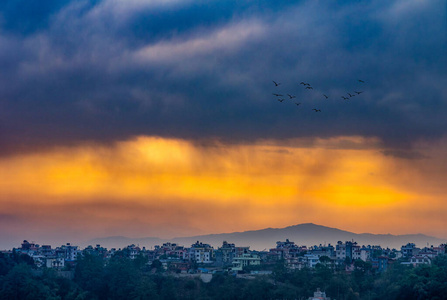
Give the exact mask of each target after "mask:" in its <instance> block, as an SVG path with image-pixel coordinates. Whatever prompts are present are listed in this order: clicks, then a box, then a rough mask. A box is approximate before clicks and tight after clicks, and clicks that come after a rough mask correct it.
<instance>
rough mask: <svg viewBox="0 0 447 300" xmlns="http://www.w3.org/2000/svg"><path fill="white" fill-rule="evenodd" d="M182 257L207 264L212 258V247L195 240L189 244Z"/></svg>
mask: <svg viewBox="0 0 447 300" xmlns="http://www.w3.org/2000/svg"><path fill="white" fill-rule="evenodd" d="M184 259H187V260H190V261H195V262H197V263H204V264H209V263H212V259H213V247H211V246H210V245H209V244H204V243H200V242H199V241H197V242H196V243H195V244H192V245H191V248H189V249H188V251H186V252H185V253H184Z"/></svg>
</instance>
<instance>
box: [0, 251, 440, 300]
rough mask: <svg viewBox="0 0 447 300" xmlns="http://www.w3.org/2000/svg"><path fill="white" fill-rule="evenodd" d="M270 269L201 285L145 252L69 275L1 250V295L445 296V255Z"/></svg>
mask: <svg viewBox="0 0 447 300" xmlns="http://www.w3.org/2000/svg"><path fill="white" fill-rule="evenodd" d="M272 268H273V274H272V275H270V276H261V277H256V279H240V278H236V276H234V275H229V274H213V279H212V280H211V282H209V283H204V282H202V281H201V280H200V279H199V278H197V277H187V278H180V277H177V276H173V275H169V274H166V273H165V272H164V270H163V268H162V265H161V263H160V262H159V261H155V262H153V263H152V264H151V265H148V264H147V259H146V258H145V257H143V256H139V257H137V258H136V259H134V260H131V259H129V258H127V257H126V255H120V253H118V254H117V255H115V256H114V257H112V258H111V259H110V260H107V261H104V260H103V259H102V258H101V257H98V256H94V255H85V256H84V257H82V258H80V259H79V261H78V263H77V265H76V267H75V269H74V270H72V271H73V272H74V278H73V279H68V278H64V277H60V276H58V274H57V272H56V271H54V270H52V269H44V271H43V272H40V271H37V270H36V268H35V266H34V263H33V260H32V259H30V257H29V256H27V255H19V254H16V253H13V254H12V255H4V254H1V253H0V299H8V300H9V299H11V300H14V299H67V300H81V299H98V300H102V299H120V300H121V299H155V300H161V299H308V297H310V296H312V295H313V292H314V291H316V289H317V288H320V289H321V290H323V291H326V294H327V296H328V297H331V299H338V300H342V299H446V298H447V256H445V255H442V256H439V257H437V258H436V259H434V260H433V263H432V264H431V265H423V266H419V267H415V268H414V267H411V266H405V265H402V264H400V263H398V262H396V263H394V264H391V265H390V266H389V268H388V270H387V271H386V272H383V273H377V272H375V271H374V270H373V268H372V267H371V264H370V263H365V262H362V261H356V262H355V264H354V270H353V271H352V272H350V273H346V272H345V271H344V268H343V267H341V268H339V267H336V266H334V265H332V264H330V263H329V262H328V261H325V260H324V258H323V259H322V260H321V264H318V265H317V267H316V268H315V269H302V270H294V271H290V270H288V269H287V268H286V267H285V266H284V263H283V262H281V261H278V262H277V263H276V264H275V265H273V266H272Z"/></svg>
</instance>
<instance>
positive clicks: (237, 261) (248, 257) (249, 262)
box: [231, 253, 261, 271]
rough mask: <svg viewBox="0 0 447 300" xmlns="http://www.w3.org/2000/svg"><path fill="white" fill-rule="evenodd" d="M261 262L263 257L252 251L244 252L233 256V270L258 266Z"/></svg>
mask: <svg viewBox="0 0 447 300" xmlns="http://www.w3.org/2000/svg"><path fill="white" fill-rule="evenodd" d="M260 264H261V258H260V257H259V256H258V255H256V254H252V253H244V254H242V255H238V256H236V257H234V258H233V268H231V269H232V270H233V271H242V269H243V268H244V267H247V266H258V265H260Z"/></svg>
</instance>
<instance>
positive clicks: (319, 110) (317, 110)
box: [312, 108, 321, 112]
mask: <svg viewBox="0 0 447 300" xmlns="http://www.w3.org/2000/svg"><path fill="white" fill-rule="evenodd" d="M312 110H315V112H321V109H316V108H313V109H312Z"/></svg>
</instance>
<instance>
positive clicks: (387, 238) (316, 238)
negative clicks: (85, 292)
mask: <svg viewBox="0 0 447 300" xmlns="http://www.w3.org/2000/svg"><path fill="white" fill-rule="evenodd" d="M286 239H289V240H290V241H293V242H295V244H297V245H306V246H313V245H319V244H329V243H330V244H332V245H334V244H336V243H337V241H343V242H345V241H351V240H354V241H356V242H357V243H358V244H360V245H380V246H382V247H390V248H396V249H400V247H401V246H402V245H405V244H407V243H415V244H416V245H417V246H419V247H424V246H426V245H427V244H428V245H435V246H437V245H439V244H442V243H446V242H447V240H442V239H439V238H435V237H431V236H427V235H424V234H407V235H392V234H371V233H361V234H358V233H353V232H349V231H344V230H340V229H336V228H331V227H326V226H321V225H316V224H312V223H306V224H300V225H294V226H289V227H285V228H266V229H261V230H252V231H244V232H233V233H221V234H209V235H198V236H191V237H178V238H173V239H169V240H167V239H160V238H154V237H148V238H139V239H132V238H127V237H122V236H120V237H107V238H100V239H94V240H92V241H90V242H89V244H91V245H95V244H100V245H101V246H104V247H107V248H111V247H115V248H122V247H125V246H127V245H130V244H136V245H137V244H138V245H140V246H141V247H143V246H145V247H146V248H148V249H150V248H151V247H153V246H155V245H161V244H162V243H165V242H173V243H178V244H180V245H184V246H186V247H189V246H190V245H191V244H193V243H195V242H196V241H200V242H203V243H208V244H211V245H212V246H214V247H219V246H221V245H222V242H223V241H227V242H229V243H235V244H236V245H238V246H250V249H254V250H263V249H267V250H268V249H270V248H274V247H275V245H276V242H277V241H284V240H286Z"/></svg>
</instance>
